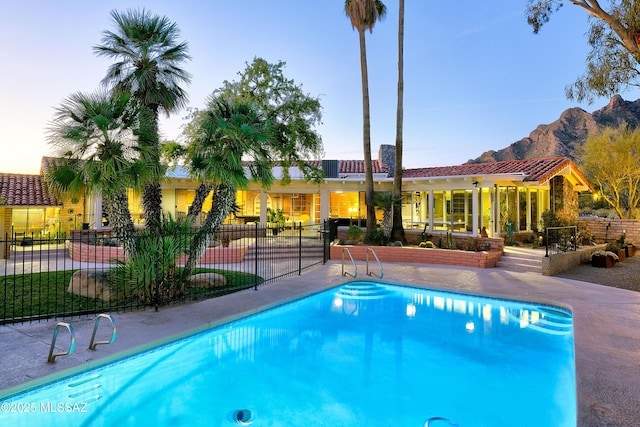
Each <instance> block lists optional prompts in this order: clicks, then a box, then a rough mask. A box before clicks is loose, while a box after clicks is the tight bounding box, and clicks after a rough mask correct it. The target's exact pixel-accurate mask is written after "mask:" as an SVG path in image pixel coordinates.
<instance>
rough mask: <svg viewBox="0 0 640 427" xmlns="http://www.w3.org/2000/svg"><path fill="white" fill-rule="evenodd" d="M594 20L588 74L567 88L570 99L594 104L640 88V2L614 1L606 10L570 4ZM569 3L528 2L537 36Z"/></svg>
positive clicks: (588, 1) (589, 1) (595, 4)
mask: <svg viewBox="0 0 640 427" xmlns="http://www.w3.org/2000/svg"><path fill="white" fill-rule="evenodd" d="M570 1H571V3H573V4H574V5H575V6H578V7H580V8H581V9H583V10H584V11H585V12H586V13H588V14H589V16H590V25H591V26H590V28H589V31H588V43H589V45H590V46H591V52H590V53H589V55H588V56H587V69H586V72H585V73H584V74H583V75H582V76H580V77H578V79H577V80H576V81H575V83H573V84H572V85H571V86H568V87H567V88H566V93H567V97H568V98H570V99H576V100H578V101H583V100H585V99H586V100H588V101H589V102H591V101H593V99H594V97H595V96H606V97H611V96H613V95H615V94H617V93H619V92H620V91H621V90H622V89H624V88H625V87H627V86H640V73H639V72H638V64H639V63H640V2H638V1H636V0H617V1H613V0H612V1H610V2H609V3H610V4H609V8H608V10H605V8H603V7H602V6H601V5H600V2H599V1H597V0H570ZM564 3H566V1H563V0H527V20H528V22H529V24H530V25H531V26H532V27H533V31H534V33H538V31H539V30H540V28H541V27H542V26H543V25H544V24H545V23H547V22H549V19H550V17H551V15H552V14H553V13H555V12H557V11H558V10H559V9H560V8H561V7H562V6H563V4H564Z"/></svg>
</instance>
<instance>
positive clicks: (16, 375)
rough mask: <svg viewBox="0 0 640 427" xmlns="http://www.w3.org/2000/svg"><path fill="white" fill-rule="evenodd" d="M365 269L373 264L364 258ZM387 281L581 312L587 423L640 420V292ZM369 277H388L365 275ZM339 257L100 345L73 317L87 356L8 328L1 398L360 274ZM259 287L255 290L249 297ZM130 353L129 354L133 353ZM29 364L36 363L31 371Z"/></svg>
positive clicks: (412, 278)
mask: <svg viewBox="0 0 640 427" xmlns="http://www.w3.org/2000/svg"><path fill="white" fill-rule="evenodd" d="M360 268H361V269H362V271H364V267H363V266H360ZM384 268H385V277H384V279H382V281H386V282H390V283H394V284H400V285H402V284H405V285H410V286H416V287H426V288H430V289H436V290H442V291H453V292H459V293H471V294H474V295H481V296H485V297H490V298H502V299H516V300H523V301H527V302H533V303H538V304H545V305H552V306H559V307H562V308H567V309H570V310H571V311H572V313H573V316H574V338H575V350H576V388H577V395H578V396H577V397H578V425H579V426H602V425H616V426H634V425H635V426H637V425H640V407H638V405H637V403H636V401H637V396H639V395H640V369H638V368H639V367H640V327H639V326H638V325H640V293H637V292H632V291H626V290H621V289H615V288H610V287H606V286H601V285H594V284H591V283H586V282H580V281H575V280H570V279H561V278H555V277H549V276H541V275H539V274H536V273H517V272H511V271H505V270H501V269H499V268H492V269H479V268H472V267H455V266H442V265H424V264H405V263H385V264H384ZM356 279H361V280H371V281H379V280H380V279H377V278H375V277H369V276H364V278H363V277H362V276H360V277H358V278H356ZM352 280H353V279H351V278H349V279H348V280H347V279H346V278H345V277H343V276H342V275H341V264H340V262H334V261H331V262H329V263H328V264H327V265H325V266H318V267H314V268H312V269H310V270H309V271H307V272H305V273H303V274H302V275H301V276H293V277H289V278H284V279H281V280H279V281H277V282H274V283H271V284H267V285H265V286H263V287H261V288H260V289H259V290H258V291H254V290H246V291H242V292H239V293H236V294H231V295H227V296H224V297H220V298H216V299H212V300H205V301H200V302H197V303H193V304H188V305H182V306H171V307H163V308H161V309H160V311H159V312H157V313H156V312H154V311H151V310H147V311H140V312H132V313H117V314H114V318H116V321H117V326H118V332H119V336H118V339H116V342H115V343H114V344H112V345H109V346H100V347H99V350H98V351H95V352H90V351H88V350H86V349H84V348H82V346H84V345H85V344H86V343H85V342H84V341H87V342H88V339H87V337H88V336H89V335H90V333H91V330H92V328H93V319H91V318H89V319H86V318H83V319H73V320H71V322H72V323H73V324H74V328H75V329H76V335H77V337H78V341H79V342H80V341H82V342H80V345H79V346H78V348H77V349H76V352H77V354H75V355H73V356H69V357H64V358H62V357H60V358H58V359H57V360H59V361H57V362H56V363H55V364H54V365H48V364H47V363H46V355H47V354H48V350H49V346H50V342H51V335H52V330H53V328H54V325H55V323H54V322H48V323H36V324H25V325H8V326H2V327H0V352H2V353H1V354H4V355H9V357H8V360H5V363H4V364H3V365H4V367H3V370H2V373H1V374H0V387H2V388H3V389H2V390H0V396H6V395H8V394H9V392H11V394H15V393H18V392H20V390H24V389H26V388H27V387H32V386H33V385H34V384H35V382H38V383H44V382H49V381H50V380H51V379H52V378H53V379H55V377H52V376H51V375H58V376H67V375H68V374H71V373H72V371H65V372H64V374H63V373H62V372H61V371H64V370H67V369H72V368H73V369H74V372H75V370H83V369H86V368H87V367H88V365H89V364H90V365H91V366H94V363H98V364H104V363H109V362H110V361H113V360H117V359H119V358H122V357H123V356H124V355H125V354H127V355H128V354H134V353H137V352H139V351H140V350H141V349H143V348H145V346H146V347H147V348H148V347H149V346H151V345H156V344H158V343H160V342H168V341H170V340H173V339H177V338H179V337H180V336H179V335H180V334H182V336H186V335H190V334H192V333H197V329H200V330H204V329H207V328H210V327H212V326H215V325H218V324H221V323H225V322H228V321H231V320H233V319H234V318H237V317H241V316H244V315H247V314H251V313H254V312H257V311H262V310H265V309H268V308H270V307H271V306H275V305H279V304H282V303H284V302H287V301H289V300H294V299H297V298H301V297H303V296H305V295H308V294H312V293H316V292H318V291H322V290H324V289H328V288H331V287H334V286H336V285H339V284H341V283H345V282H348V281H352ZM248 293H251V294H250V295H247V294H248ZM124 352H126V353H124ZM25 366H29V370H30V372H29V373H27V372H26V370H25Z"/></svg>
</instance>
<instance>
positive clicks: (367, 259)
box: [365, 248, 384, 279]
mask: <svg viewBox="0 0 640 427" xmlns="http://www.w3.org/2000/svg"><path fill="white" fill-rule="evenodd" d="M369 252H371V253H372V254H373V257H374V258H375V259H376V262H377V263H378V267H380V274H379V275H378V274H375V273H374V272H372V271H369ZM365 260H366V263H367V276H376V277H377V278H379V279H382V277H384V269H383V268H382V263H381V262H380V258H378V255H377V254H376V251H374V250H373V248H367V255H366V257H365Z"/></svg>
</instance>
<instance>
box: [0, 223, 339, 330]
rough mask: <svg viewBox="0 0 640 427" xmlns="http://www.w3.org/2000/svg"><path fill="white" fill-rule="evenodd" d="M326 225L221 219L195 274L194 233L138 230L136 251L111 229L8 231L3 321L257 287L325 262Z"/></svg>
mask: <svg viewBox="0 0 640 427" xmlns="http://www.w3.org/2000/svg"><path fill="white" fill-rule="evenodd" d="M325 226H326V224H325V225H323V226H318V225H311V226H308V225H305V226H303V225H302V224H296V225H294V226H293V227H292V228H287V229H277V230H273V229H271V228H267V227H265V226H264V225H260V224H255V225H253V224H251V225H249V224H246V225H245V224H237V225H223V226H222V228H221V229H220V230H219V232H218V233H217V235H216V236H214V238H213V239H212V241H211V242H210V244H209V245H208V247H207V248H206V250H205V251H204V253H203V254H202V256H201V257H200V258H199V262H198V264H197V265H196V266H195V268H194V269H193V271H192V272H191V273H192V274H191V275H190V276H189V277H185V274H184V268H183V267H184V265H185V262H186V261H187V258H188V257H187V253H188V251H187V250H186V248H188V247H189V242H190V241H191V238H192V237H193V234H186V235H180V236H167V238H158V237H157V236H146V237H143V236H138V237H136V239H137V241H136V247H137V248H138V249H137V250H136V254H135V255H134V256H129V255H128V254H125V253H123V248H122V246H120V245H119V242H120V241H121V239H119V238H118V237H117V236H112V235H111V234H110V233H109V232H108V231H96V230H78V231H77V232H73V233H72V234H71V236H70V237H68V238H64V237H59V236H51V235H31V236H15V235H14V236H11V235H6V236H4V239H3V240H0V253H1V254H2V255H3V258H4V259H2V260H1V263H0V325H2V324H7V323H15V322H29V321H34V320H41V319H48V318H57V317H69V316H77V315H88V314H94V313H99V312H104V311H111V312H113V311H119V312H122V311H131V310H137V309H141V308H146V307H155V308H156V309H158V307H159V306H162V305H166V304H176V303H184V302H188V301H193V300H198V299H204V298H210V297H215V296H219V295H223V294H227V293H231V292H236V291H239V290H243V289H248V288H253V289H256V290H257V289H258V288H259V286H262V285H264V284H266V283H269V282H271V281H274V280H276V279H278V278H281V277H284V276H289V275H293V274H301V273H302V271H303V270H305V269H307V268H309V267H311V266H314V265H317V264H321V263H324V262H326V261H327V259H328V245H329V240H328V233H327V232H323V230H325V229H326V228H325ZM145 239H154V242H152V243H151V244H148V243H150V242H148V241H146V240H145ZM145 243H147V244H145ZM140 248H146V249H144V250H141V249H140ZM176 248H177V250H178V252H177V255H176V252H173V251H175V250H176ZM117 260H120V261H117Z"/></svg>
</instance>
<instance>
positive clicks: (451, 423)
mask: <svg viewBox="0 0 640 427" xmlns="http://www.w3.org/2000/svg"><path fill="white" fill-rule="evenodd" d="M436 421H442V423H437V425H443V423H446V424H447V425H449V426H451V427H462V426H461V425H460V424H458V423H456V422H455V421H452V420H450V419H448V418H443V417H431V418H429V419H428V420H427V421H425V423H424V427H429V426H432V427H435V425H436V424H434V423H435V422H436Z"/></svg>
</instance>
